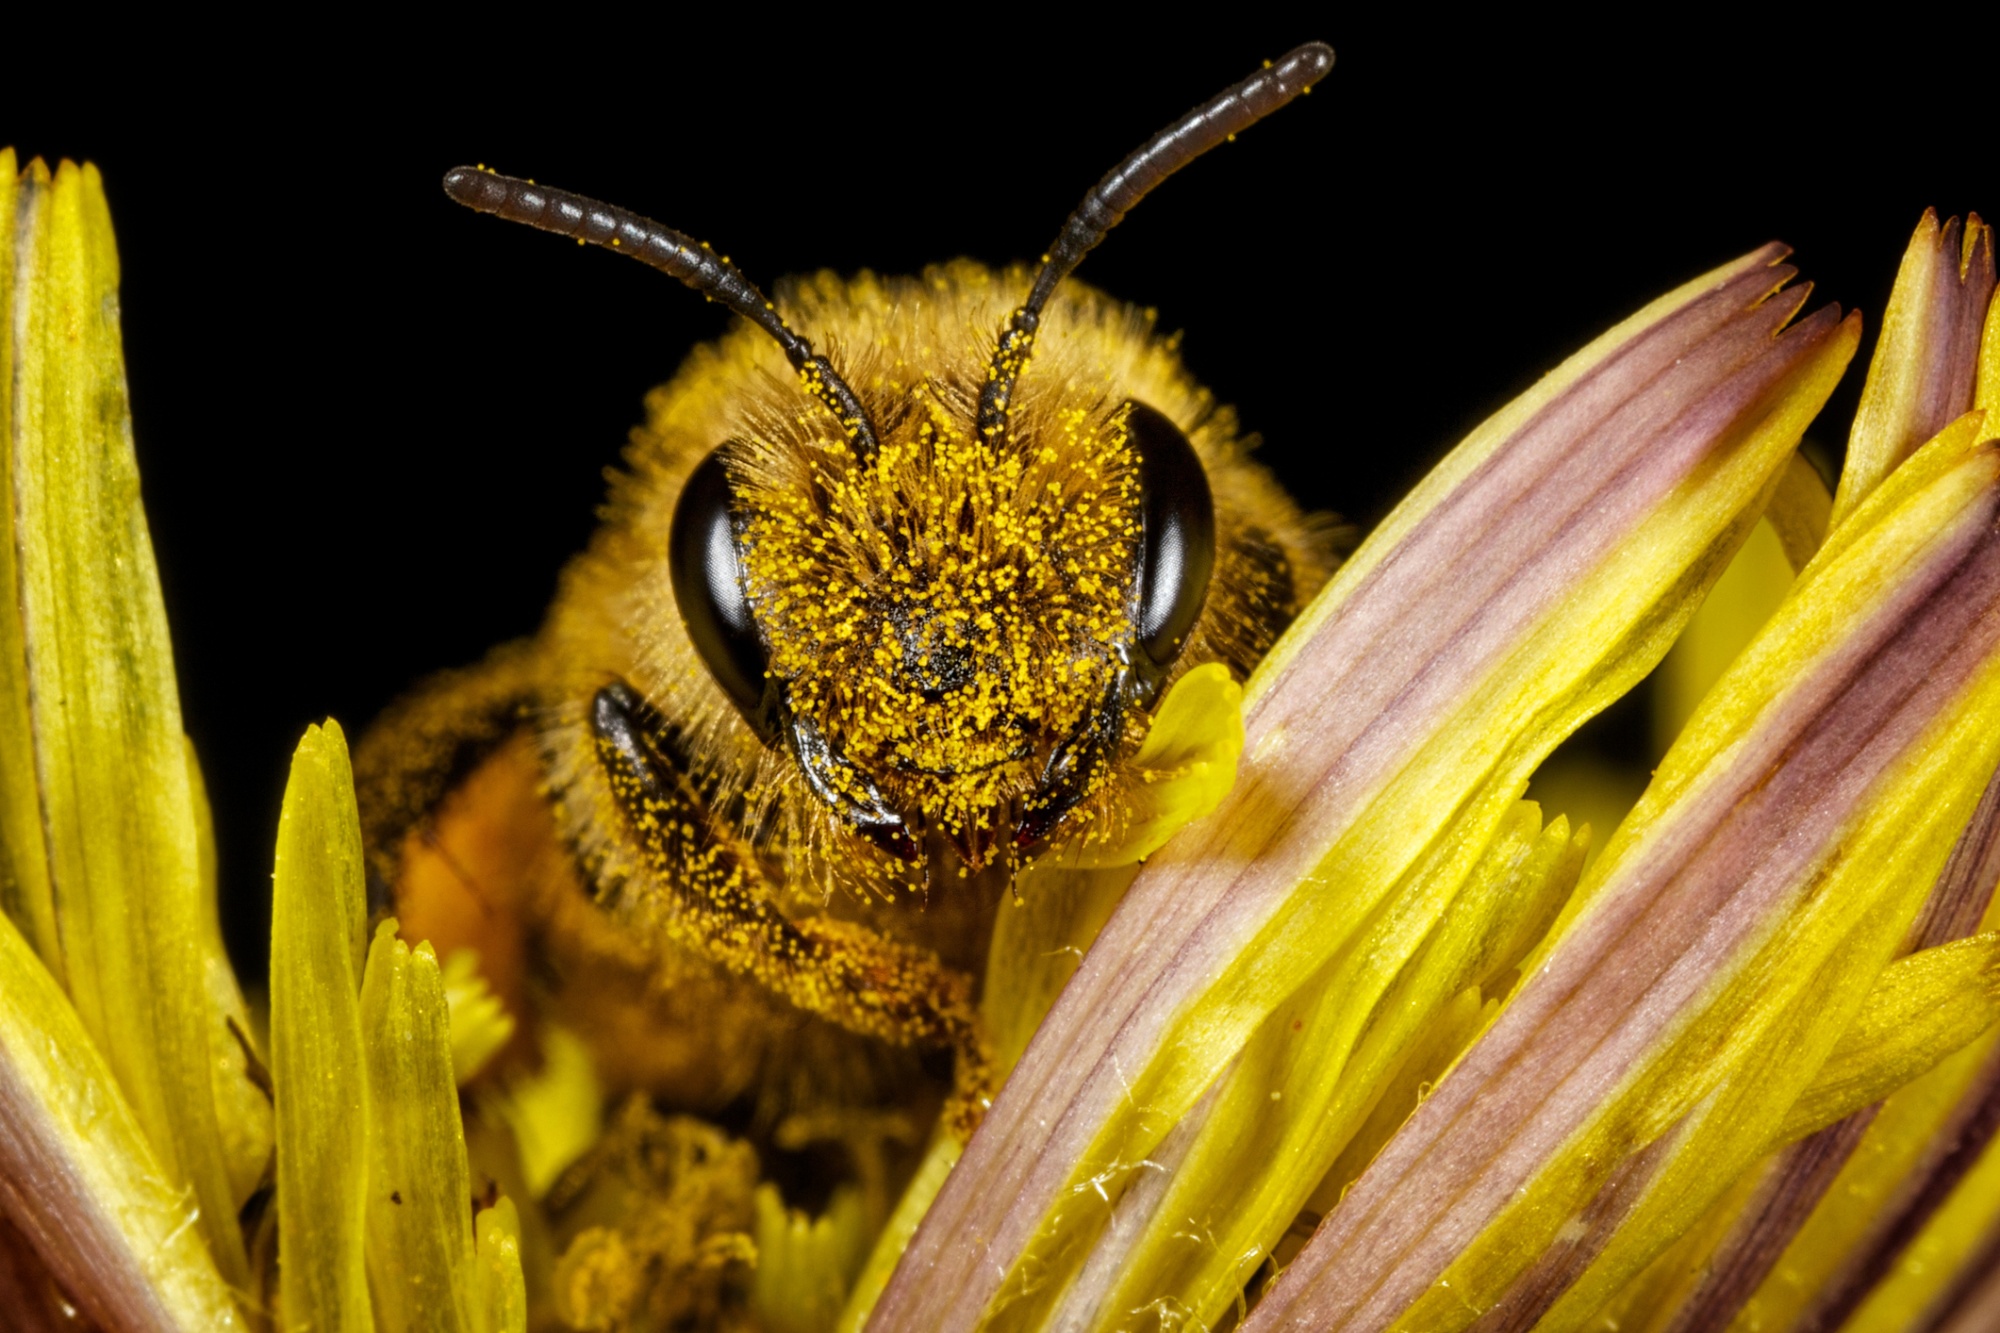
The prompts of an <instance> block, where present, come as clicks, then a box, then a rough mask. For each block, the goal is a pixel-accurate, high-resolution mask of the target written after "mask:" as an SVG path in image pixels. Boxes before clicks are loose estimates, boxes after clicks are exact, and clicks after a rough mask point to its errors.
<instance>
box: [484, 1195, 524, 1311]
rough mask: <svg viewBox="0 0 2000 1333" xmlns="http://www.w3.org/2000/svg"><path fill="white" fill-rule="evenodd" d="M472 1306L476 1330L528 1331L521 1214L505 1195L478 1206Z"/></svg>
mask: <svg viewBox="0 0 2000 1333" xmlns="http://www.w3.org/2000/svg"><path fill="white" fill-rule="evenodd" d="M476 1232H477V1238H478V1249H477V1252H476V1254H475V1255H474V1263H475V1265H476V1267H477V1272H476V1281H475V1285H474V1293H475V1298H476V1299H475V1302H474V1304H473V1307H472V1328H473V1329H474V1330H475V1333H527V1329H528V1289H527V1285H526V1284H525V1283H524V1282H523V1281H522V1279H521V1215H520V1213H519V1212H518V1211H516V1209H515V1207H514V1201H513V1200H512V1199H508V1198H502V1199H501V1200H500V1201H499V1202H498V1203H495V1204H494V1205H493V1206H492V1207H491V1208H482V1209H480V1210H479V1222H478V1226H477V1227H476Z"/></svg>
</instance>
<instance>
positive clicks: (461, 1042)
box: [444, 949, 514, 1087]
mask: <svg viewBox="0 0 2000 1333" xmlns="http://www.w3.org/2000/svg"><path fill="white" fill-rule="evenodd" d="M444 996H445V1001H446V1003H448V1004H449V1005H450V1006H451V1068H452V1072H453V1074H454V1075H455V1076H456V1077H457V1079H458V1083H459V1086H460V1087H464V1086H465V1085H466V1084H467V1083H470V1082H471V1081H472V1080H473V1079H475V1078H477V1077H479V1074H480V1071H481V1070H483V1069H485V1068H486V1065H487V1062H488V1061H490V1060H492V1058H493V1057H494V1056H496V1055H498V1054H499V1053H500V1048H501V1047H503V1046H505V1045H506V1044H507V1043H508V1042H509V1041H510V1040H512V1039H513V1036H514V1016H513V1015H512V1014H510V1013H508V1012H507V1006H506V1005H505V1004H503V1003H501V1000H500V997H499V996H497V995H495V994H494V993H493V988H492V987H491V986H488V985H487V984H486V978H485V976H484V975H482V974H481V973H480V971H479V951H478V950H477V949H457V950H454V951H453V952H452V955H451V957H449V958H447V959H445V960H444Z"/></svg>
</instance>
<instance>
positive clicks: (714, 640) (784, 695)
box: [670, 380, 1214, 869]
mask: <svg viewBox="0 0 2000 1333" xmlns="http://www.w3.org/2000/svg"><path fill="white" fill-rule="evenodd" d="M1066 397H1069V398H1073V400H1072V401H1065V398H1066ZM881 415H882V416H883V417H884V419H885V420H886V421H887V422H889V423H890V424H888V425H886V426H885V427H884V428H883V429H882V430H881V431H880V434H879V446H878V448H877V449H876V450H874V451H873V452H871V453H869V454H867V455H866V456H862V455H859V454H857V453H856V452H855V451H852V450H849V449H844V448H840V447H838V446H837V445H836V446H835V447H827V446H826V445H824V444H821V445H818V446H815V445H813V444H811V443H799V442H776V443H774V442H771V441H765V440H736V441H731V442H728V443H726V444H724V445H722V446H721V447H719V448H718V449H716V450H715V451H714V452H713V453H712V454H710V456H709V457H708V458H707V459H706V460H705V461H704V462H703V463H702V464H701V465H700V467H699V468H697V470H696V473H695V475H694V477H693V478H692V479H691V480H690V482H689V484H688V485H687V487H686V488H685V489H684V490H683V492H682V496H681V500H680V503H679V506H678V508H677V510H676V513H675V518H674V526H673V536H672V540H671V550H670V565H671V568H672V571H673V579H674V591H675V596H676V598H677V600H678V603H679V605H680V608H681V614H682V618H683V620H684V621H685V622H686V624H687V626H688V629H689V632H690V635H691V637H692V638H693V640H694V642H695V645H696V647H697V649H698V650H699V651H700V652H701V654H702V656H703V658H704V660H705V661H706V662H707V663H708V665H709V668H710V670H711V672H712V673H713V674H714V676H715V678H716V680H717V682H718V683H719V684H721V685H722V686H723V688H724V689H725V690H726V691H727V692H728V693H729V694H730V695H731V697H732V699H734V700H735V702H736V703H737V706H738V707H739V709H741V710H742V712H743V714H744V716H745V717H746V718H747V719H748V720H749V721H750V722H751V724H752V726H754V727H755V728H756V729H757V730H758V731H759V733H760V734H761V735H763V736H764V737H765V739H766V740H767V741H768V742H769V743H772V744H779V745H784V746H787V747H788V748H789V749H790V750H791V752H792V753H793V755H794V756H795V757H796V759H797V760H798V763H799V766H800V770H801V772H802V773H803V775H804V776H805V778H806V780H807V782H808V784H809V785H810V786H811V787H812V789H813V790H814V792H815V793H816V794H817V795H818V796H819V797H820V799H822V800H823V801H825V802H826V803H827V804H828V805H830V806H831V807H832V808H833V809H834V810H835V811H837V812H839V813H840V814H841V815H842V816H843V817H844V818H845V819H846V821H847V822H848V823H849V824H850V825H851V826H852V827H853V828H854V829H855V830H856V831H857V832H860V833H862V834H863V835H864V836H868V837H870V838H871V839H873V840H874V841H875V842H877V843H878V844H879V845H881V846H883V847H885V848H887V849H889V850H890V851H892V852H894V853H896V854H898V855H902V856H904V857H907V858H912V859H914V858H915V857H916V856H917V855H919V848H920V845H921V844H922V843H923V842H924V840H925V838H926V836H927V835H929V834H933V833H934V834H936V835H937V836H939V837H940V838H942V839H944V840H945V841H947V842H949V843H950V844H952V845H953V846H954V847H956V848H957V850H958V854H959V857H960V859H962V860H963V861H964V862H965V863H966V864H967V865H969V866H971V867H973V868H975V869H976V868H977V867H979V866H980V865H982V864H984V863H985V862H986V861H987V860H988V859H989V858H991V857H992V856H993V855H994V854H995V852H996V851H1000V850H1004V849H1005V848H1006V847H1007V846H1008V845H1009V844H1011V845H1013V846H1014V847H1016V848H1029V847H1032V846H1034V845H1035V844H1037V843H1040V842H1042V841H1045V840H1046V839H1047V838H1048V837H1049V836H1050V835H1051V834H1052V833H1054V832H1055V830H1056V829H1057V828H1058V826H1059V825H1060V824H1061V823H1062V822H1063V820H1064V818H1065V817H1066V816H1067V815H1068V814H1070V812H1071V811H1073V810H1075V809H1076V808H1077V807H1078V806H1079V805H1080V804H1081V803H1083V802H1084V801H1085V800H1086V799H1087V798H1088V797H1089V796H1090V795H1091V794H1092V793H1093V792H1094V791H1096V790H1097V789H1099V787H1101V785H1102V783H1103V781H1104V779H1105V777H1106V775H1107V774H1108V772H1109V769H1110V766H1111V764H1112V762H1113V760H1114V759H1115V757H1116V754H1117V751H1118V750H1119V748H1120V744H1121V742H1122V741H1123V740H1124V739H1125V731H1126V727H1127V726H1128V724H1129V722H1130V720H1131V714H1130V710H1131V708H1132V707H1133V706H1134V705H1135V704H1136V705H1142V706H1143V705H1145V704H1148V703H1150V702H1151V701H1152V699H1153V697H1154V695H1155V694H1156V693H1157V691H1158V688H1159V686H1160V684H1161V682H1162V681H1163V680H1164V678H1165V675H1166V672H1167V671H1168V669H1169V668H1170V667H1171V665H1172V664H1173V662H1174V659H1175V658H1176V657H1177V656H1178V654H1179V652H1180V649H1181V647H1182V646H1183V644H1184V643H1185V642H1186V639H1187V636H1188V634H1189V632H1190V630H1191V629H1192V628H1193V626H1194V622H1195V620H1196V618H1197V617H1198V615H1199V613H1200V610H1201V605H1202V600H1203V597H1204V594H1205V592H1206V590H1207V585H1208V579H1209V574H1210V570H1211V568H1212V565H1213V555H1214V514H1213V505H1212V501H1211V498H1210V495H1209V490H1208V483H1207V479H1206V477H1205V475H1204V474H1203V471H1202V467H1201V463H1200V460H1199V459H1198V458H1197V457H1196V456H1195V453H1194V450H1193V449H1192V447H1191V446H1190V445H1189V444H1188V442H1187V439H1186V437H1185V435H1184V434H1183V433H1182V432H1181V431H1180V429H1179V428H1178V427H1177V426H1175V425H1174V424H1173V422H1171V421H1170V420H1169V419H1168V418H1166V417H1165V416H1164V415H1162V414H1161V413H1159V412H1157V411H1155V410H1154V409H1152V408H1151V407H1148V406H1146V405H1145V404H1142V403H1136V402H1131V401H1125V402H1121V403H1112V404H1106V403H1101V402H1092V401H1090V400H1089V399H1088V398H1086V397H1084V396H1083V395H1081V394H1077V395H1064V394H1062V393H1060V392H1057V393H1051V394H1043V395H1039V396H1038V397H1037V399H1036V401H1035V403H1034V404H1033V407H1032V409H1031V410H1028V411H1026V412H1024V413H1022V414H1020V419H1017V420H1016V422H1015V428H1014V430H1013V431H1012V432H1011V433H1010V435H1008V436H1007V437H1006V438H1005V439H1004V440H1001V441H995V440H993V439H991V438H988V437H986V436H984V435H983V434H982V433H981V432H980V431H979V429H978V418H977V411H976V406H975V404H974V403H973V402H972V401H971V400H970V399H969V397H965V396H959V395H953V394H950V393H948V392H947V391H944V390H941V389H940V388H938V387H937V385H936V383H935V382H933V381H929V380H926V381H924V382H922V383H920V384H919V385H917V386H916V387H915V388H914V389H912V390H911V391H910V392H909V393H908V394H907V395H906V396H905V398H904V399H903V401H902V402H900V403H899V404H898V405H897V407H896V409H895V410H894V411H891V412H886V413H882V414H881Z"/></svg>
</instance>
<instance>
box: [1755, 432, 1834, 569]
mask: <svg viewBox="0 0 2000 1333" xmlns="http://www.w3.org/2000/svg"><path fill="white" fill-rule="evenodd" d="M1764 517H1765V518H1766V519H1767V520H1768V521H1769V522H1770V524H1771V527H1772V528H1773V529H1774V530H1775V531H1776V532H1777V534H1778V545H1779V546H1780V547H1782V548H1783V549H1784V552H1785V559H1786V561H1787V562H1788V563H1789V564H1790V565H1791V567H1792V569H1793V571H1794V572H1797V571H1798V570H1801V569H1804V568H1805V567H1806V562H1807V561H1809V560H1811V559H1812V558H1813V556H1814V555H1815V554H1817V553H1818V551H1819V548H1820V543H1821V542H1824V541H1825V540H1826V530H1827V528H1828V527H1830V526H1831V525H1832V521H1833V494H1832V492H1830V491H1828V490H1827V488H1826V481H1825V479H1824V478H1822V477H1821V476H1820V475H1819V469H1818V468H1816V467H1814V466H1813V465H1812V464H1811V463H1809V462H1807V461H1806V456H1805V455H1804V454H1802V453H1798V454H1793V455H1792V461H1791V462H1789V463H1787V464H1786V465H1785V475H1784V476H1783V477H1782V478H1780V479H1779V481H1778V489H1777V491H1776V492H1774V493H1773V494H1772V496H1771V505H1770V507H1769V508H1768V509H1766V510H1765V511H1764Z"/></svg>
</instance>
